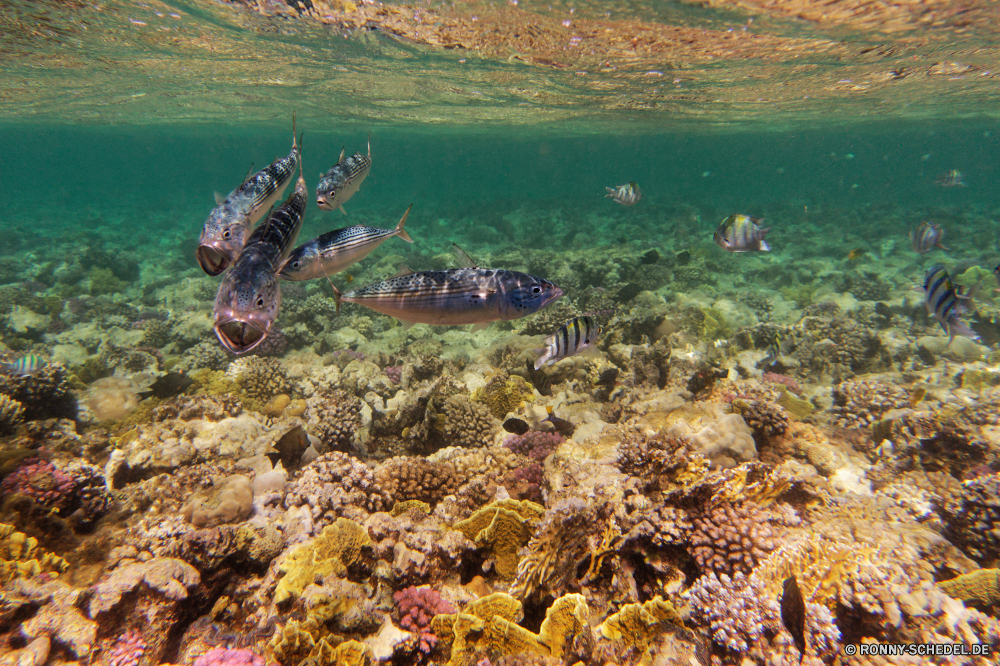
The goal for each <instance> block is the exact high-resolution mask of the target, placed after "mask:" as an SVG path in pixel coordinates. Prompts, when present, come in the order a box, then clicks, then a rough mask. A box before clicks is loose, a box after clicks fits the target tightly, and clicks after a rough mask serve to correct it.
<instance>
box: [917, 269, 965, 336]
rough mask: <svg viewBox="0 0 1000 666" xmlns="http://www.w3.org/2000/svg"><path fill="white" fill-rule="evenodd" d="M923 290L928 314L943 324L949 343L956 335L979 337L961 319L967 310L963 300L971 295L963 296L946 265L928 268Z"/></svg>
mask: <svg viewBox="0 0 1000 666" xmlns="http://www.w3.org/2000/svg"><path fill="white" fill-rule="evenodd" d="M923 290H924V305H926V306H927V316H929V317H931V318H933V319H934V320H935V321H936V322H937V323H939V324H941V328H943V329H944V330H945V332H946V333H947V334H948V344H951V341H952V340H954V339H955V336H956V335H962V336H965V337H967V338H972V339H973V340H978V339H979V336H978V335H976V333H975V332H974V331H973V330H972V329H971V328H969V327H968V326H967V325H966V324H965V323H964V322H963V321H961V320H960V319H959V315H961V314H963V313H964V312H965V311H966V307H965V305H964V304H963V303H962V302H961V301H963V300H968V299H969V297H968V296H963V295H962V294H960V293H959V292H958V290H957V289H955V285H954V284H952V281H951V278H950V277H948V271H946V270H945V268H944V266H941V265H940V264H938V265H936V266H931V267H930V268H928V269H927V272H926V273H925V274H924V287H923Z"/></svg>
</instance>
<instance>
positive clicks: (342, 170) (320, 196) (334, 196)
mask: <svg viewBox="0 0 1000 666" xmlns="http://www.w3.org/2000/svg"><path fill="white" fill-rule="evenodd" d="M371 170H372V135H371V134H369V135H368V156H367V157H365V156H364V155H362V154H361V153H354V154H353V155H351V156H350V157H348V158H347V159H346V160H345V159H344V151H343V149H341V151H340V159H338V160H337V164H336V165H334V166H333V168H331V169H330V170H329V171H327V172H326V173H324V174H320V180H319V185H317V186H316V205H317V206H319V207H320V209H321V210H337V209H338V208H339V209H340V212H341V213H343V214H344V215H347V211H346V210H344V204H345V203H347V200H348V199H350V198H351V197H353V196H354V193H355V192H357V191H358V188H359V187H361V183H362V182H363V181H364V179H365V178H366V177H367V176H368V172H369V171H371Z"/></svg>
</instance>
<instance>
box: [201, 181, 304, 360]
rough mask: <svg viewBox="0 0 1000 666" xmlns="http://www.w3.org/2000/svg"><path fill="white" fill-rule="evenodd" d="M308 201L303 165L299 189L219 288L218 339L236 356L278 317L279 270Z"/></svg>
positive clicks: (254, 344) (249, 241)
mask: <svg viewBox="0 0 1000 666" xmlns="http://www.w3.org/2000/svg"><path fill="white" fill-rule="evenodd" d="M308 198H309V191H308V190H307V189H306V181H305V180H304V179H303V178H302V166H301V162H300V164H299V179H298V181H297V182H296V183H295V190H294V191H292V193H291V194H290V195H289V196H288V199H286V200H285V203H283V204H281V206H279V207H278V208H277V209H275V210H274V212H272V213H271V214H270V215H269V216H268V218H267V220H266V221H265V222H264V224H262V225H260V226H259V227H257V229H255V230H254V232H253V233H252V234H251V235H250V238H249V239H247V243H246V246H244V248H243V251H242V252H240V255H239V257H237V258H236V262H235V263H234V264H233V267H232V269H231V270H230V271H229V272H228V273H226V276H225V277H224V278H223V280H222V284H221V285H219V293H218V294H217V295H216V297H215V308H214V312H215V335H216V336H217V337H218V338H219V342H221V343H222V345H223V346H224V347H225V348H226V349H228V350H229V351H231V352H233V353H234V354H245V353H246V352H248V351H250V350H251V349H253V348H255V347H257V346H258V345H259V344H260V343H262V342H263V341H264V339H265V338H266V337H267V335H268V333H270V331H271V326H272V325H273V324H274V321H275V319H277V318H278V310H279V309H280V308H281V287H280V286H279V285H278V269H279V267H280V266H281V265H282V264H283V263H284V262H285V260H286V259H287V258H288V255H289V253H290V252H291V250H292V246H293V245H295V241H296V239H297V238H298V236H299V230H300V229H301V228H302V220H303V217H304V216H305V212H306V200H307V199H308Z"/></svg>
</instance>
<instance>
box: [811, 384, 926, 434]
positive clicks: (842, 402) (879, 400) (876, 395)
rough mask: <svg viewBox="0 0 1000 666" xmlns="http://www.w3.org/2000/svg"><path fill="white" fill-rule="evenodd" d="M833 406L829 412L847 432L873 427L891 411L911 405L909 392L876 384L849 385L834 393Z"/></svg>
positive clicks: (835, 390)
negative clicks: (847, 429)
mask: <svg viewBox="0 0 1000 666" xmlns="http://www.w3.org/2000/svg"><path fill="white" fill-rule="evenodd" d="M833 402H834V406H833V408H832V409H831V410H830V411H831V412H833V414H834V415H835V417H836V419H837V424H838V425H841V426H844V427H846V428H864V427H867V426H870V425H872V424H873V423H875V422H876V421H878V420H879V419H881V418H882V417H883V416H885V414H886V412H888V411H889V410H892V409H900V408H902V407H907V406H908V405H909V400H908V396H907V394H906V391H904V390H903V389H901V388H899V387H898V386H895V385H892V384H885V383H883V382H878V381H873V380H858V381H849V382H843V383H841V384H838V385H837V387H836V388H835V389H834V390H833Z"/></svg>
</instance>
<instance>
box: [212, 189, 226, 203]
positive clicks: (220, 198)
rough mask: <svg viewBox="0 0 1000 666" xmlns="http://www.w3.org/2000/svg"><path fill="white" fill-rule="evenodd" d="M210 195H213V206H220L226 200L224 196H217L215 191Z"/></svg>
mask: <svg viewBox="0 0 1000 666" xmlns="http://www.w3.org/2000/svg"><path fill="white" fill-rule="evenodd" d="M212 194H214V195H215V205H216V206H220V205H222V202H223V201H225V200H226V198H225V197H224V196H222V195H221V194H219V193H218V192H217V191H216V192H213V193H212Z"/></svg>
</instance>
